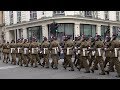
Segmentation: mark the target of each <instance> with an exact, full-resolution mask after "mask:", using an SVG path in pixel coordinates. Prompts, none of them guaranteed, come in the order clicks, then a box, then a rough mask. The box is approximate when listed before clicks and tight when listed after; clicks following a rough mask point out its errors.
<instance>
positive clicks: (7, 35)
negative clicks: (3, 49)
mask: <svg viewBox="0 0 120 90" xmlns="http://www.w3.org/2000/svg"><path fill="white" fill-rule="evenodd" d="M10 38H11V37H10V32H9V31H8V30H7V31H6V32H5V40H6V42H7V41H9V42H10V41H11V40H10Z"/></svg>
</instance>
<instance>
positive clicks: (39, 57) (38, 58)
mask: <svg viewBox="0 0 120 90" xmlns="http://www.w3.org/2000/svg"><path fill="white" fill-rule="evenodd" d="M36 42H37V43H38V47H37V48H38V53H37V63H38V64H39V65H41V62H40V60H41V56H40V54H41V53H40V51H39V50H40V47H41V43H39V42H38V41H37V40H36Z"/></svg>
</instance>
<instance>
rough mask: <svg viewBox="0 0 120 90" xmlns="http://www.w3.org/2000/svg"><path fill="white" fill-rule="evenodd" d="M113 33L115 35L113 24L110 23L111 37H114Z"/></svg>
mask: <svg viewBox="0 0 120 90" xmlns="http://www.w3.org/2000/svg"><path fill="white" fill-rule="evenodd" d="M112 35H113V26H112V25H110V37H112Z"/></svg>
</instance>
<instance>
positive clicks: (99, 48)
mask: <svg viewBox="0 0 120 90" xmlns="http://www.w3.org/2000/svg"><path fill="white" fill-rule="evenodd" d="M103 49H104V43H103V41H102V40H101V36H100V35H97V40H96V42H95V52H96V53H95V56H96V60H95V62H94V65H93V67H92V69H91V71H92V72H93V73H94V70H95V67H96V65H97V64H98V63H99V65H100V68H101V71H102V72H101V73H99V74H100V75H105V70H104V60H103Z"/></svg>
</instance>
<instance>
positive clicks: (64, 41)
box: [62, 36, 67, 65]
mask: <svg viewBox="0 0 120 90" xmlns="http://www.w3.org/2000/svg"><path fill="white" fill-rule="evenodd" d="M66 41H67V36H65V38H64V40H63V43H62V48H64V46H65V43H66ZM63 54H64V62H63V63H62V65H65V63H66V52H65V50H63Z"/></svg>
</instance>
